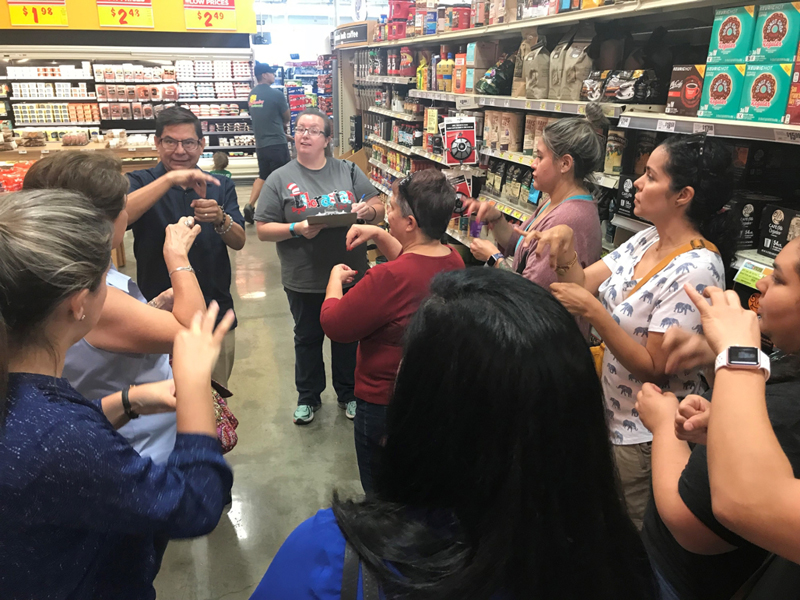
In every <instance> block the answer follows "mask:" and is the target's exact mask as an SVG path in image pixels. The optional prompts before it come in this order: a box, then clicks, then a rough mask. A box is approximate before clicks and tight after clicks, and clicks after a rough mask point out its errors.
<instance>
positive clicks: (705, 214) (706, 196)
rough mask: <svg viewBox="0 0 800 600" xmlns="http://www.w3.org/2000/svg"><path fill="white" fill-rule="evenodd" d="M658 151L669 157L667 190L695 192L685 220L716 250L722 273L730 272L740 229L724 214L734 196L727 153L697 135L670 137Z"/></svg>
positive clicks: (734, 221) (729, 158) (730, 215)
mask: <svg viewBox="0 0 800 600" xmlns="http://www.w3.org/2000/svg"><path fill="white" fill-rule="evenodd" d="M660 147H661V148H663V149H664V151H665V152H666V153H667V157H668V158H667V164H666V172H667V175H669V177H670V179H671V183H670V189H671V190H672V191H673V192H679V191H680V190H682V189H683V188H686V187H691V188H692V189H693V190H694V197H693V198H692V201H691V202H690V203H689V206H688V208H687V209H686V218H687V219H689V222H690V223H691V224H692V225H693V226H694V227H696V228H697V230H698V231H699V232H700V233H701V234H702V236H703V237H704V238H705V239H707V240H708V241H710V242H711V243H712V244H714V245H715V246H716V247H717V248H718V249H719V251H720V254H721V255H722V260H723V261H724V264H725V269H726V270H729V269H730V266H731V264H732V263H733V258H734V254H735V252H736V242H737V240H738V238H739V230H740V228H741V224H740V223H739V220H738V219H737V218H736V215H734V214H733V213H732V211H727V210H723V208H724V207H725V205H726V204H727V203H728V202H729V201H730V199H731V195H732V194H733V174H732V172H731V170H732V169H731V167H732V164H731V153H730V151H729V150H728V149H727V148H726V147H725V146H723V145H722V144H720V143H719V142H718V141H716V140H710V139H707V138H705V136H700V135H689V136H677V135H676V136H671V137H669V138H667V139H666V140H665V141H664V142H662V143H661V146H660Z"/></svg>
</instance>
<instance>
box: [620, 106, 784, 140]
mask: <svg viewBox="0 0 800 600" xmlns="http://www.w3.org/2000/svg"><path fill="white" fill-rule="evenodd" d="M619 127H620V128H627V129H644V130H646V131H664V132H668V133H701V132H706V133H707V134H708V135H711V136H715V137H725V138H735V139H742V140H758V141H769V142H784V143H788V144H800V125H783V124H781V123H752V122H748V121H736V120H731V119H701V118H699V117H680V116H676V115H667V114H663V113H661V114H649V113H644V114H642V113H640V112H639V110H638V108H636V109H634V108H631V110H630V111H629V112H626V113H625V116H624V117H622V118H621V119H620V121H619Z"/></svg>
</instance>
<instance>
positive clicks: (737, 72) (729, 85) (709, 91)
mask: <svg viewBox="0 0 800 600" xmlns="http://www.w3.org/2000/svg"><path fill="white" fill-rule="evenodd" d="M745 71H746V65H744V64H736V65H726V64H722V65H708V66H707V67H706V76H705V80H704V82H703V98H702V100H700V108H699V109H698V110H697V116H698V117H710V118H715V119H734V118H736V114H737V113H738V112H739V107H740V100H741V98H742V89H743V88H744V75H745Z"/></svg>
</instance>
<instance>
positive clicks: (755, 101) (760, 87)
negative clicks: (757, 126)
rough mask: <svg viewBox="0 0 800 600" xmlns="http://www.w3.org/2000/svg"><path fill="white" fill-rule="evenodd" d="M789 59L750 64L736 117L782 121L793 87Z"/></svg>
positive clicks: (773, 121) (768, 121) (747, 119)
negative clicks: (782, 61)
mask: <svg viewBox="0 0 800 600" xmlns="http://www.w3.org/2000/svg"><path fill="white" fill-rule="evenodd" d="M792 68H793V65H792V64H790V63H783V64H781V63H777V64H776V63H767V64H752V63H751V64H748V65H747V72H746V74H745V79H744V86H743V89H742V98H741V101H740V107H739V112H738V113H737V115H736V118H737V119H741V120H743V121H760V122H765V123H782V122H783V119H784V117H785V116H786V106H787V104H788V102H789V90H790V89H791V87H792Z"/></svg>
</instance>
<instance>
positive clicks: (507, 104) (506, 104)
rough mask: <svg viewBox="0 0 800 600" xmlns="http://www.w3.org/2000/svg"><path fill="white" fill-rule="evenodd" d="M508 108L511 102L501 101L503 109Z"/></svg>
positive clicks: (507, 100)
mask: <svg viewBox="0 0 800 600" xmlns="http://www.w3.org/2000/svg"><path fill="white" fill-rule="evenodd" d="M509 106H511V100H509V99H508V98H506V99H505V100H503V108H508V107H509Z"/></svg>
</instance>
